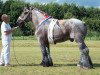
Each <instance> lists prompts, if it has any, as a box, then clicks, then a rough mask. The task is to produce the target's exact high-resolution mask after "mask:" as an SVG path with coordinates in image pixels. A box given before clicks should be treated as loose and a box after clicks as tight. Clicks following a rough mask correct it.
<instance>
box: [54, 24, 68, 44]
mask: <svg viewBox="0 0 100 75" xmlns="http://www.w3.org/2000/svg"><path fill="white" fill-rule="evenodd" d="M53 37H54V42H55V43H57V42H63V41H66V40H67V35H66V33H63V32H62V29H61V28H60V27H58V26H55V27H54V34H53Z"/></svg>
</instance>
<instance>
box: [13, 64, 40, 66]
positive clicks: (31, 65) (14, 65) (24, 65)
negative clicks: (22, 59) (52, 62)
mask: <svg viewBox="0 0 100 75" xmlns="http://www.w3.org/2000/svg"><path fill="white" fill-rule="evenodd" d="M14 66H40V64H34V63H26V64H15V65H14Z"/></svg>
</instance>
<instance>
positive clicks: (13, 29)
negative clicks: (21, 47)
mask: <svg viewBox="0 0 100 75" xmlns="http://www.w3.org/2000/svg"><path fill="white" fill-rule="evenodd" d="M18 27H19V26H17V27H13V28H12V29H11V30H12V31H14V30H15V29H17V28H18Z"/></svg>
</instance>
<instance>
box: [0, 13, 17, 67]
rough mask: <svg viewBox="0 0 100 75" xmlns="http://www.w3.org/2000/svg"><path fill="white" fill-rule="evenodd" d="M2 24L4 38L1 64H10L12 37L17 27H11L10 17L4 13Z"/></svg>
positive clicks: (2, 36)
mask: <svg viewBox="0 0 100 75" xmlns="http://www.w3.org/2000/svg"><path fill="white" fill-rule="evenodd" d="M1 19H2V21H3V22H2V24H1V40H2V51H1V59H0V66H10V42H11V37H12V32H13V31H14V30H15V29H16V28H17V27H14V28H11V27H10V25H9V21H10V17H9V16H8V15H6V14H3V15H2V17H1Z"/></svg>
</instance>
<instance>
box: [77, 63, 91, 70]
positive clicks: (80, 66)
mask: <svg viewBox="0 0 100 75" xmlns="http://www.w3.org/2000/svg"><path fill="white" fill-rule="evenodd" d="M77 67H79V68H83V69H93V67H86V66H83V65H81V64H77Z"/></svg>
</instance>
